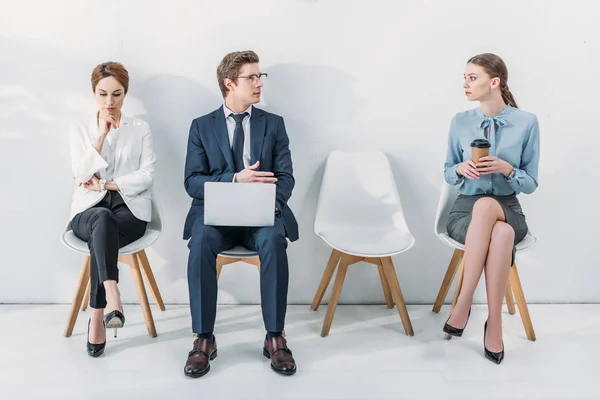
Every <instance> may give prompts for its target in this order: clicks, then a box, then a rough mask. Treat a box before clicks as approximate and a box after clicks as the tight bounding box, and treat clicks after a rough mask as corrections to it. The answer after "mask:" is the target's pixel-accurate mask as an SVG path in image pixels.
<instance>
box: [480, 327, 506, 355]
mask: <svg viewBox="0 0 600 400" xmlns="http://www.w3.org/2000/svg"><path fill="white" fill-rule="evenodd" d="M486 332H487V321H485V325H484V326H483V350H484V351H485V358H487V359H488V360H490V361H491V362H493V363H495V364H500V363H501V362H502V360H504V340H503V341H502V351H501V352H499V353H494V352H493V351H489V350H488V349H487V347H485V334H486Z"/></svg>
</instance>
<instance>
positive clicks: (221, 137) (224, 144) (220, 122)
mask: <svg viewBox="0 0 600 400" xmlns="http://www.w3.org/2000/svg"><path fill="white" fill-rule="evenodd" d="M213 117H214V120H213V122H214V124H213V133H214V134H215V138H216V139H217V142H218V143H219V147H220V148H221V151H222V152H223V155H224V156H225V160H227V165H229V168H231V170H232V171H235V168H234V166H233V155H232V153H231V145H230V144H229V134H228V133H227V123H226V122H225V114H224V113H223V107H222V106H221V107H219V109H218V110H216V111H215V112H214V114H213Z"/></svg>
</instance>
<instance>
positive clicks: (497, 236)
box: [491, 221, 515, 246]
mask: <svg viewBox="0 0 600 400" xmlns="http://www.w3.org/2000/svg"><path fill="white" fill-rule="evenodd" d="M491 240H492V242H493V241H499V242H502V243H508V244H510V245H511V246H512V245H513V243H514V241H515V230H514V229H513V227H512V226H510V225H509V224H507V223H506V222H502V221H498V222H496V223H495V224H494V227H493V228H492V238H491Z"/></svg>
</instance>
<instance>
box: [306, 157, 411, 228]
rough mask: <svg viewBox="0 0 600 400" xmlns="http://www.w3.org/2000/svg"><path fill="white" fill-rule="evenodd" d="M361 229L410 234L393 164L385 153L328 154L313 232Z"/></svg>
mask: <svg viewBox="0 0 600 400" xmlns="http://www.w3.org/2000/svg"><path fill="white" fill-rule="evenodd" d="M349 227H359V228H361V229H362V228H364V229H390V228H392V229H401V230H405V231H408V227H407V226H406V220H405V218H404V213H403V211H402V204H401V202H400V196H399V194H398V189H397V187H396V182H395V180H394V175H393V174H392V169H391V167H390V163H389V161H388V159H387V157H386V156H385V154H384V153H382V152H379V151H376V152H375V151H374V152H342V151H340V150H335V151H333V152H331V154H329V156H328V158H327V163H326V166H325V172H324V174H323V182H322V184H321V189H320V192H319V200H318V203H317V213H316V217H315V224H314V230H315V233H316V234H317V235H318V234H319V233H320V232H323V231H324V230H327V229H344V228H349Z"/></svg>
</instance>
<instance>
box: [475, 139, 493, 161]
mask: <svg viewBox="0 0 600 400" xmlns="http://www.w3.org/2000/svg"><path fill="white" fill-rule="evenodd" d="M491 146H492V145H491V144H490V142H488V141H487V140H485V139H475V140H473V141H472V142H471V159H472V160H473V162H475V163H478V162H479V159H480V158H481V157H486V156H488V155H489V154H490V147H491Z"/></svg>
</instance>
